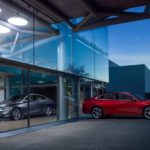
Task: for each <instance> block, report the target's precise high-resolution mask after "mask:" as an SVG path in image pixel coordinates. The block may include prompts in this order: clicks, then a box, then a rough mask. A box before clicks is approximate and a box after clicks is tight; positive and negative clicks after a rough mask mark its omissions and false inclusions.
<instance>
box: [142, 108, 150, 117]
mask: <svg viewBox="0 0 150 150" xmlns="http://www.w3.org/2000/svg"><path fill="white" fill-rule="evenodd" d="M143 116H144V117H145V118H146V119H150V106H148V107H146V108H145V109H144V111H143Z"/></svg>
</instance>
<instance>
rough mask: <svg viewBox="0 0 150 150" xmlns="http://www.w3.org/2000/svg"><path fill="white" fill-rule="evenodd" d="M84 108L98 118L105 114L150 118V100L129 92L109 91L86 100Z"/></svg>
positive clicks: (85, 111)
mask: <svg viewBox="0 0 150 150" xmlns="http://www.w3.org/2000/svg"><path fill="white" fill-rule="evenodd" d="M82 110H83V112H84V113H87V114H91V115H92V116H93V118H95V119H98V118H102V117H103V116H111V115H126V116H131V115H132V116H144V117H145V118H147V119H150V100H145V99H143V98H141V97H139V96H137V95H135V94H132V93H129V92H116V93H108V94H104V95H100V96H96V97H93V98H91V99H87V100H85V101H84V103H83V106H82Z"/></svg>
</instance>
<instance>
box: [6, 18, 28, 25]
mask: <svg viewBox="0 0 150 150" xmlns="http://www.w3.org/2000/svg"><path fill="white" fill-rule="evenodd" d="M8 22H9V23H11V24H13V25H16V26H25V25H27V24H28V21H27V20H26V19H24V18H22V17H11V18H9V19H8Z"/></svg>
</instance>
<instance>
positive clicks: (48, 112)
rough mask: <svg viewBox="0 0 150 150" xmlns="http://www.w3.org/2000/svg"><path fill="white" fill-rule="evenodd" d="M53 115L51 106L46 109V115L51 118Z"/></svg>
mask: <svg viewBox="0 0 150 150" xmlns="http://www.w3.org/2000/svg"><path fill="white" fill-rule="evenodd" d="M51 114H52V109H51V107H49V106H46V107H45V115H46V116H50V115H51Z"/></svg>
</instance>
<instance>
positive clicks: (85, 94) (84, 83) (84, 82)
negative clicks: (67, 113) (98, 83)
mask: <svg viewBox="0 0 150 150" xmlns="http://www.w3.org/2000/svg"><path fill="white" fill-rule="evenodd" d="M92 84H93V81H92V80H88V79H84V78H82V79H81V80H80V102H79V116H80V117H88V118H89V117H91V115H88V114H84V113H83V112H82V104H83V102H84V100H85V99H88V98H91V97H92V91H91V90H92V89H91V88H92Z"/></svg>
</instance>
